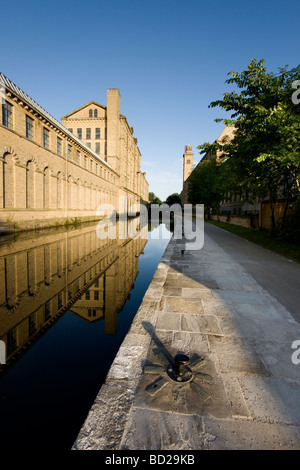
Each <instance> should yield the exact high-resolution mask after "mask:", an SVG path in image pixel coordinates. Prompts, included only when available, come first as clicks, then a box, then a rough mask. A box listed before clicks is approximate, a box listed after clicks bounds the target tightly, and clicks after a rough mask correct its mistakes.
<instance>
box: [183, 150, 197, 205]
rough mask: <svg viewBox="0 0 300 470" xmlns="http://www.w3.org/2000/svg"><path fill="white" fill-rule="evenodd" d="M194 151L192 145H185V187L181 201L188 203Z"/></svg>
mask: <svg viewBox="0 0 300 470" xmlns="http://www.w3.org/2000/svg"><path fill="white" fill-rule="evenodd" d="M193 157H194V154H193V151H192V146H191V145H186V146H185V152H184V154H183V188H182V193H181V203H182V204H187V203H188V194H187V190H188V179H189V176H190V175H191V173H192V171H193Z"/></svg>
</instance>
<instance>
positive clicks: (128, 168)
mask: <svg viewBox="0 0 300 470" xmlns="http://www.w3.org/2000/svg"><path fill="white" fill-rule="evenodd" d="M0 96H1V102H0V106H1V110H0V231H1V228H2V229H3V228H4V229H6V228H7V227H8V226H11V227H15V228H17V229H23V230H24V229H32V228H36V227H45V226H50V225H54V224H55V225H56V224H62V223H65V222H66V220H72V219H75V218H76V219H78V220H79V219H80V220H82V221H85V220H90V219H93V218H95V217H96V209H97V207H98V206H99V205H100V204H102V203H106V204H112V205H113V206H114V207H115V208H116V210H117V211H118V210H119V206H118V203H119V196H126V197H127V203H128V206H129V205H130V204H132V203H140V202H148V183H147V181H146V178H145V173H142V172H141V169H140V158H141V155H140V152H139V149H138V147H137V141H136V139H135V138H134V137H133V135H132V134H133V129H132V128H130V127H129V126H128V124H127V120H126V118H125V116H123V115H121V114H120V95H119V91H118V90H117V89H109V90H107V101H108V103H107V107H104V106H102V105H99V104H96V103H95V102H91V103H89V104H88V105H85V106H83V107H82V108H80V109H79V110H76V111H74V112H72V113H70V114H68V115H67V116H65V117H64V123H65V124H66V125H67V126H68V127H69V128H71V126H72V131H73V132H71V131H70V130H68V129H67V128H66V127H64V125H62V124H61V123H60V122H59V121H58V120H56V119H55V118H54V117H52V116H51V115H50V114H49V113H48V112H47V111H46V110H44V109H43V108H42V107H41V106H40V105H38V104H37V103H36V102H35V101H34V100H33V99H32V98H30V97H29V96H28V95H27V94H26V93H24V92H23V91H22V90H21V89H20V88H19V87H18V86H16V85H15V84H14V83H12V82H11V80H9V79H8V78H7V77H5V76H4V75H3V74H0ZM91 112H92V113H93V114H92V116H93V117H92V118H91ZM75 122H76V128H75ZM79 129H81V133H80V130H79ZM88 129H90V134H89V133H88V132H89V131H88ZM75 134H76V135H75Z"/></svg>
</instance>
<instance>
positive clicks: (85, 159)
mask: <svg viewBox="0 0 300 470" xmlns="http://www.w3.org/2000/svg"><path fill="white" fill-rule="evenodd" d="M86 161H87V158H86V156H84V168H86Z"/></svg>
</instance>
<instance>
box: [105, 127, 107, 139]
mask: <svg viewBox="0 0 300 470" xmlns="http://www.w3.org/2000/svg"><path fill="white" fill-rule="evenodd" d="M105 139H107V127H106V128H105Z"/></svg>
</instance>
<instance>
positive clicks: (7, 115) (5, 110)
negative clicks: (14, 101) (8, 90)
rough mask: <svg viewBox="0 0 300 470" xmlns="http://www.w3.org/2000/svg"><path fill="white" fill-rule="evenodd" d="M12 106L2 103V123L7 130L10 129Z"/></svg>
mask: <svg viewBox="0 0 300 470" xmlns="http://www.w3.org/2000/svg"><path fill="white" fill-rule="evenodd" d="M12 108H13V107H12V105H11V104H9V103H8V102H7V101H4V103H2V123H3V126H6V127H8V128H9V129H12V127H13V125H12Z"/></svg>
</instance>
